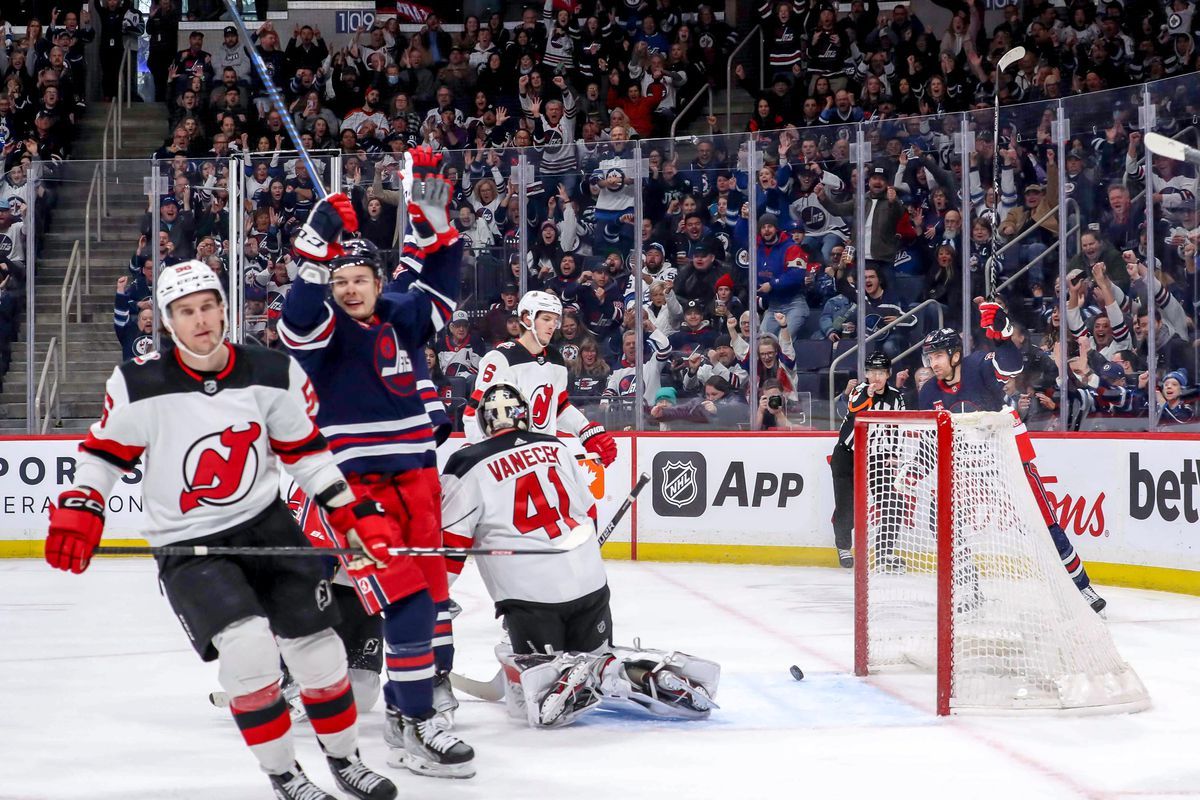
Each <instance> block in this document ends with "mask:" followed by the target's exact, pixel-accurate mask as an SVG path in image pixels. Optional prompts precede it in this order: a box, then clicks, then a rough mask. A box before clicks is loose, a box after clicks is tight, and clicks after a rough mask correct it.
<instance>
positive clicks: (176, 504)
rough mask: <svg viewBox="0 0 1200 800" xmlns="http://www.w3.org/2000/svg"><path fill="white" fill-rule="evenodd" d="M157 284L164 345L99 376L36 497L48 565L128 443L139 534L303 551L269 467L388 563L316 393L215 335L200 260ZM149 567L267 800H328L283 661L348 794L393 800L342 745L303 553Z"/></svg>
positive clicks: (222, 328)
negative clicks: (303, 764)
mask: <svg viewBox="0 0 1200 800" xmlns="http://www.w3.org/2000/svg"><path fill="white" fill-rule="evenodd" d="M157 283H158V285H157V286H156V287H155V294H156V301H157V303H158V307H159V311H160V312H161V315H162V320H163V322H164V324H165V325H166V328H167V330H168V332H169V333H170V335H171V339H172V341H174V343H175V347H174V348H173V349H171V350H168V351H167V352H165V353H163V354H161V355H160V354H159V353H152V354H150V355H147V356H142V357H139V358H137V359H134V360H132V361H127V362H125V363H124V364H122V365H121V366H119V367H117V368H116V369H115V370H114V371H113V374H112V377H111V378H109V380H108V384H107V386H106V387H105V388H106V395H105V398H104V413H103V415H102V416H101V417H100V420H99V421H98V422H96V423H95V424H93V425H92V427H91V430H90V431H89V433H88V436H87V438H86V439H85V440H84V441H83V443H82V444H81V445H80V451H81V455H80V457H79V460H78V463H77V466H76V470H75V484H74V486H72V487H71V488H70V489H68V490H66V491H65V492H63V493H62V494H61V495H60V496H59V500H58V505H57V506H53V505H52V506H51V507H50V532H49V535H48V536H47V538H46V560H47V561H48V562H49V563H50V565H51V566H53V567H56V568H58V569H62V570H69V571H71V572H75V573H80V572H83V571H84V570H85V569H87V567H88V564H89V562H90V560H91V557H92V554H93V552H94V551H95V548H96V546H97V544H98V543H99V541H100V538H101V535H102V533H103V530H104V499H105V496H106V495H107V494H108V492H109V491H110V490H111V489H112V486H113V484H114V483H115V482H116V480H117V479H118V478H120V477H121V475H122V474H123V473H125V472H128V471H130V470H132V469H133V468H134V466H135V465H136V464H137V462H138V459H139V458H141V457H142V456H143V454H144V455H145V457H146V463H149V464H153V465H154V469H149V470H146V472H145V484H144V494H145V498H146V516H147V519H148V526H147V531H146V538H147V539H149V541H150V543H151V545H155V546H158V545H171V544H196V545H227V546H242V547H277V546H290V547H305V546H307V545H308V541H307V539H306V538H305V537H304V535H303V534H302V533H301V532H300V530H299V529H298V528H297V526H296V523H295V521H294V520H293V519H292V516H291V514H290V513H289V512H288V510H287V506H286V505H285V504H284V503H283V502H282V501H281V499H280V497H279V474H278V472H279V467H278V464H279V462H282V463H283V465H284V466H285V467H286V468H287V470H288V472H289V473H291V475H292V476H293V477H294V478H295V479H296V481H297V482H298V483H299V484H300V485H301V486H302V487H304V490H305V491H306V492H307V493H308V494H309V496H311V497H314V498H316V500H317V502H318V503H319V504H320V505H321V506H322V507H323V508H324V509H325V512H326V514H327V516H328V518H329V521H330V523H331V524H332V526H333V527H334V529H335V530H337V531H339V532H340V534H341V535H342V536H343V537H344V538H345V540H346V541H347V542H348V544H350V545H351V546H354V547H359V548H362V549H364V550H366V552H367V553H369V558H370V559H371V560H372V561H374V562H377V563H379V564H386V563H387V562H388V561H389V560H390V556H389V554H388V547H389V546H392V545H394V544H398V542H396V541H395V538H394V535H393V531H392V529H391V528H390V527H389V526H388V524H387V521H386V518H385V517H384V516H383V512H382V509H381V508H379V507H378V504H376V503H375V502H373V501H371V500H369V499H365V498H362V497H361V496H360V495H357V494H356V493H355V492H354V491H353V490H352V489H351V488H350V487H349V486H348V485H347V483H346V481H345V479H344V478H343V477H342V474H341V472H339V471H338V468H337V465H336V464H335V463H334V458H333V456H332V454H331V453H330V452H329V448H328V446H327V444H326V441H325V438H324V437H323V436H322V435H321V433H320V431H319V430H318V429H317V427H316V425H315V424H314V423H313V420H312V419H311V418H310V417H311V415H314V414H316V413H317V400H316V397H315V395H314V394H313V390H312V386H311V384H310V383H309V381H308V378H307V377H306V376H305V374H304V371H303V370H302V369H301V368H300V365H299V364H297V363H296V362H295V361H294V360H293V359H291V358H290V357H288V356H287V355H285V354H283V353H279V352H276V351H273V350H267V349H264V348H245V347H242V346H240V345H232V344H228V343H226V342H225V334H226V331H227V328H228V323H227V320H226V314H225V293H224V291H223V290H222V288H221V283H220V281H219V280H218V279H217V276H216V275H215V274H214V273H213V271H212V270H211V269H209V268H208V266H206V265H205V264H203V263H201V262H199V261H186V262H183V263H181V264H176V265H173V266H170V267H166V268H164V270H163V272H162V274H161V275H160V276H159V278H158V281H157ZM180 420H186V421H187V423H186V424H183V425H181V424H180V423H179V421H180ZM158 573H159V583H160V585H161V587H162V590H163V593H164V594H165V595H166V596H167V600H168V601H169V602H170V603H171V607H172V609H173V610H174V612H175V614H176V616H178V617H179V619H180V621H181V622H182V623H183V627H184V630H185V631H186V632H187V634H188V636H189V638H190V639H191V640H192V645H193V646H194V647H195V648H196V651H197V652H198V653H199V654H200V657H201V658H202V659H204V660H205V661H212V660H214V659H217V660H219V663H220V673H219V676H220V681H221V685H222V687H223V688H224V690H225V691H226V692H227V693H228V695H229V697H230V698H231V702H230V708H231V710H232V712H233V718H234V720H235V722H236V723H237V725H238V728H239V729H240V730H241V732H242V737H243V738H244V739H245V741H246V744H247V745H248V746H249V747H250V750H251V752H252V753H253V754H254V756H255V757H256V758H257V759H258V761H259V764H260V765H261V767H262V769H263V771H264V772H266V773H267V775H268V776H269V777H270V780H271V785H272V788H273V790H274V792H275V796H276V797H278V798H283V799H284V800H288V799H289V798H294V799H295V800H301V799H302V800H332V798H331V796H330V795H328V794H326V793H325V792H324V791H322V790H321V789H320V788H318V787H317V786H316V785H314V784H313V783H311V782H310V781H309V780H308V778H307V776H306V775H305V774H304V772H303V771H302V770H301V769H300V767H299V765H298V764H297V763H296V758H295V752H294V748H293V744H292V739H291V735H290V727H291V720H290V717H289V714H288V708H287V705H286V703H285V702H284V699H283V697H282V695H281V694H280V689H279V678H280V669H279V659H280V656H281V655H282V657H283V660H284V662H285V663H286V664H287V665H288V667H289V669H290V670H291V672H292V674H293V675H294V676H295V678H296V681H297V682H298V683H299V685H300V692H301V698H302V699H303V702H304V705H305V707H306V709H307V711H308V716H309V718H310V719H311V720H312V724H313V728H314V730H315V731H316V733H317V738H318V739H319V740H320V743H321V747H322V749H323V750H324V752H325V755H326V758H327V760H328V762H329V766H330V768H331V769H332V771H333V775H334V778H335V780H336V781H337V784H338V786H339V787H340V788H341V789H342V790H343V791H345V792H348V793H349V794H352V795H353V796H355V797H358V798H370V799H371V800H390V798H393V797H395V796H396V788H395V786H393V785H392V783H391V782H390V781H388V780H387V779H386V778H384V777H383V776H381V775H378V774H376V773H374V772H372V771H371V770H370V769H368V768H367V767H366V766H364V765H363V763H362V762H361V761H360V760H359V757H358V731H357V721H356V720H357V712H356V709H355V705H354V697H353V694H352V692H351V688H350V680H349V677H348V675H347V670H346V653H345V650H344V648H343V647H342V643H341V641H340V640H339V639H338V637H337V634H336V633H334V631H333V629H332V627H331V626H332V625H333V624H334V623H336V622H337V611H336V608H335V607H334V606H333V603H332V602H331V594H330V588H329V583H328V581H327V580H326V579H325V576H324V573H323V569H322V567H321V565H320V562H319V560H318V559H315V558H302V557H288V556H268V555H261V556H248V557H216V556H159V557H158Z"/></svg>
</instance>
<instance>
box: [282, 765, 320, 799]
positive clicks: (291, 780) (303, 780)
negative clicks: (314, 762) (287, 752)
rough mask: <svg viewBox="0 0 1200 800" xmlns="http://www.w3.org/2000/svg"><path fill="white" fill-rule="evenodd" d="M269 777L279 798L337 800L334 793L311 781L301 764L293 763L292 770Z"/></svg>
mask: <svg viewBox="0 0 1200 800" xmlns="http://www.w3.org/2000/svg"><path fill="white" fill-rule="evenodd" d="M269 777H270V778H271V789H272V791H274V792H275V797H277V798H278V800H336V798H334V796H333V795H331V794H329V793H327V792H326V791H325V790H324V789H322V788H321V787H320V786H317V785H316V784H315V783H313V782H312V781H310V780H309V779H308V776H307V775H305V774H304V770H302V769H300V765H299V764H293V765H292V771H291V772H284V773H281V774H279V775H271V776H269Z"/></svg>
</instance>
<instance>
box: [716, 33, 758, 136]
mask: <svg viewBox="0 0 1200 800" xmlns="http://www.w3.org/2000/svg"><path fill="white" fill-rule="evenodd" d="M756 37H757V38H758V61H759V70H760V71H761V70H762V60H763V29H762V25H755V26H754V27H753V28H751V29H750V32H749V33H747V34H746V35H745V36H744V37H742V40H741V41H740V42H738V43H737V46H736V47H734V48H733V50H731V51H729V58H728V60H726V62H725V130H729V129H730V128H731V127H732V125H733V110H732V109H733V102H732V97H733V59H735V58H736V57H737V54H738V53H740V52H741V50H742V48H743V47H745V46H746V45H748V44H749V43H750V41H751V40H752V39H754V38H756ZM758 82H759V84H760V85H759V89H761V88H762V86H761V84H762V76H761V75H760V76H759V81H758Z"/></svg>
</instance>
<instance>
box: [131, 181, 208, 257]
mask: <svg viewBox="0 0 1200 800" xmlns="http://www.w3.org/2000/svg"><path fill="white" fill-rule="evenodd" d="M190 194H191V193H190V191H185V192H184V193H183V202H184V205H183V208H180V207H179V200H177V199H176V198H175V195H170V194H169V195H167V196H166V197H163V198H162V199H161V200H159V201H158V203H157V205H158V214H157V217H158V225H157V228H158V230H159V231H163V232H165V233H166V234H167V238H169V239H170V241H171V245H172V251H171V252H172V254H173V255H174V256H175V257H176V258H180V259H183V260H185V261H186V260H187V259H189V258H191V257H192V255H193V254H194V253H195V252H196V216H195V214H193V213H192V209H191V197H190ZM153 212H154V201H151V206H150V208H149V209H148V210H147V211H146V214H145V215H144V216H143V217H142V231H143V232H144V233H146V234H148V235H149V234H150V233H151V223H152V221H153V216H154V214H153Z"/></svg>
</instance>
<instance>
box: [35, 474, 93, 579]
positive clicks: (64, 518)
mask: <svg viewBox="0 0 1200 800" xmlns="http://www.w3.org/2000/svg"><path fill="white" fill-rule="evenodd" d="M103 533H104V498H103V497H102V496H101V495H100V493H99V492H97V491H96V490H95V489H89V488H87V487H82V488H79V489H68V490H67V491H65V492H63V493H62V494H60V495H59V496H58V505H57V506H55V505H54V504H53V503H51V504H50V533H49V535H47V536H46V563H48V564H49V565H50V566H52V567H54V568H55V569H61V570H65V571H67V572H74V573H75V574H76V575H78V574H79V573H81V572H83V571H84V570H85V569H87V568H88V564H90V563H91V561H92V553H94V552H95V550H96V545H98V544H100V536H101V535H102V534H103Z"/></svg>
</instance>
